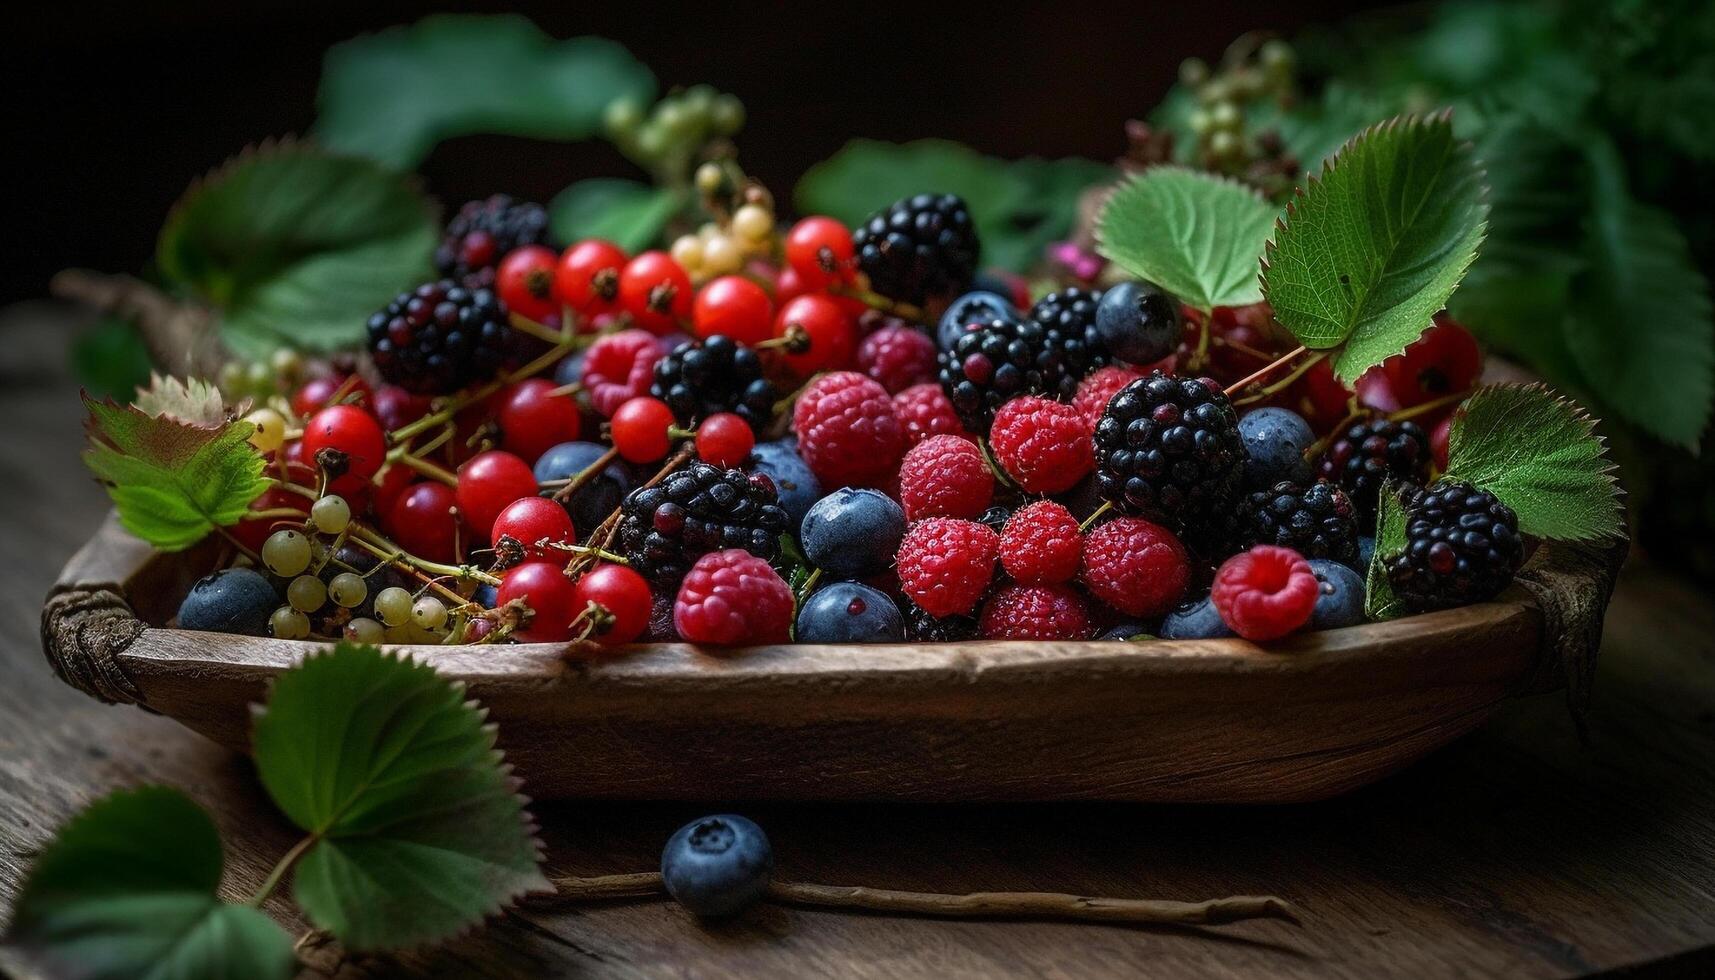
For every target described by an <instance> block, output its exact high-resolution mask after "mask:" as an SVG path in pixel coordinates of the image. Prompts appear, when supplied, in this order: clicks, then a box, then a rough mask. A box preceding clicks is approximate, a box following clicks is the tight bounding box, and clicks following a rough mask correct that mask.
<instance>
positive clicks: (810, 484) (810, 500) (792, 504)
mask: <svg viewBox="0 0 1715 980" xmlns="http://www.w3.org/2000/svg"><path fill="white" fill-rule="evenodd" d="M747 469H749V470H750V472H752V473H762V474H765V475H767V477H768V478H769V479H770V480H773V481H774V492H775V493H777V494H779V495H780V507H781V509H782V510H784V511H786V517H787V519H788V520H789V521H790V522H791V524H792V526H793V527H797V526H798V525H800V524H802V523H804V515H805V514H807V513H809V511H810V505H811V504H814V503H815V502H816V500H817V499H818V498H819V497H821V496H822V485H821V484H820V483H817V482H816V475H815V474H814V473H811V472H810V467H809V465H808V464H806V463H805V462H804V458H803V457H802V456H799V455H798V440H797V439H795V438H793V437H791V436H788V437H786V438H785V439H781V440H779V441H778V442H764V443H759V444H758V445H757V447H756V448H755V449H753V450H751V453H750V465H749V466H748V467H747Z"/></svg>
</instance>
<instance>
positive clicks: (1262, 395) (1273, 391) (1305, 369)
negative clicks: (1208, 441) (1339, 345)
mask: <svg viewBox="0 0 1715 980" xmlns="http://www.w3.org/2000/svg"><path fill="white" fill-rule="evenodd" d="M1327 358H1328V352H1327V351H1321V352H1319V353H1317V354H1316V355H1315V356H1313V357H1310V358H1307V359H1306V360H1305V361H1304V363H1302V364H1300V365H1298V366H1297V367H1295V368H1293V369H1292V373H1290V374H1288V375H1287V376H1286V377H1284V378H1281V379H1280V380H1279V381H1276V382H1274V383H1273V384H1271V385H1268V386H1267V387H1265V388H1263V389H1262V390H1261V391H1258V392H1257V393H1256V394H1254V395H1246V396H1245V397H1243V398H1240V399H1238V400H1236V401H1234V402H1233V407H1235V408H1237V407H1238V406H1240V405H1254V404H1256V403H1257V402H1260V401H1262V400H1264V399H1266V398H1269V397H1271V396H1273V395H1277V394H1279V393H1280V392H1282V391H1285V390H1286V389H1287V388H1290V387H1292V384H1293V382H1295V381H1297V380H1298V379H1299V378H1302V377H1304V376H1305V375H1306V374H1308V373H1310V369H1311V368H1313V367H1315V366H1316V365H1317V364H1320V363H1321V362H1322V361H1325V360H1327Z"/></svg>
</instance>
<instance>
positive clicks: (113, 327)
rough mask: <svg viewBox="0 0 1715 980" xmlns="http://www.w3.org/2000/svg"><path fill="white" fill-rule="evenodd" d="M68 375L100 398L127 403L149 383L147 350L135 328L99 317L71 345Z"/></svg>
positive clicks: (108, 318)
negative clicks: (138, 389)
mask: <svg viewBox="0 0 1715 980" xmlns="http://www.w3.org/2000/svg"><path fill="white" fill-rule="evenodd" d="M69 357H70V359H71V370H72V374H74V375H75V376H76V377H77V380H78V382H79V383H80V384H82V385H83V386H84V387H85V388H88V389H89V390H90V391H92V392H94V393H95V394H97V395H99V396H101V397H103V398H116V399H120V400H123V401H129V400H130V399H131V397H132V396H133V395H135V394H136V393H137V388H138V386H140V385H145V384H148V383H149V368H150V362H149V348H148V347H147V346H145V345H144V343H143V337H142V335H141V334H139V333H138V332H137V328H136V327H135V326H132V325H131V324H130V323H129V322H127V321H125V320H122V319H120V318H118V317H103V318H102V319H100V320H98V321H96V322H95V324H94V325H92V326H91V327H90V328H89V329H88V330H85V331H84V332H83V333H81V334H78V336H77V338H76V339H75V340H73V341H72V342H71V348H70V352H69Z"/></svg>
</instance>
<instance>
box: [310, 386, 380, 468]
mask: <svg viewBox="0 0 1715 980" xmlns="http://www.w3.org/2000/svg"><path fill="white" fill-rule="evenodd" d="M323 449H337V450H339V451H340V452H342V453H345V455H346V458H347V459H348V460H349V461H350V463H349V466H348V467H347V469H346V473H347V474H349V475H351V476H353V477H355V478H356V479H357V480H358V481H359V482H361V483H367V482H368V481H369V478H370V477H372V476H374V475H375V474H376V472H377V471H379V470H380V469H381V464H382V463H383V462H386V460H387V435H386V433H384V432H382V431H381V423H380V422H377V421H375V416H373V415H371V414H369V413H368V412H366V411H364V410H363V409H361V408H358V407H357V406H356V405H330V406H328V407H327V408H324V409H322V410H321V411H319V412H317V413H316V414H315V415H313V416H311V418H310V420H309V421H308V422H306V423H304V449H303V452H304V456H305V457H306V460H307V461H308V462H310V463H311V464H312V465H313V464H314V463H315V459H316V454H317V453H318V452H321V451H322V450H323Z"/></svg>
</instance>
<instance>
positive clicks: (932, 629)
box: [899, 599, 977, 643]
mask: <svg viewBox="0 0 1715 980" xmlns="http://www.w3.org/2000/svg"><path fill="white" fill-rule="evenodd" d="M899 605H900V608H902V609H904V610H905V635H906V637H907V638H909V639H912V640H917V641H919V642H924V643H957V642H959V641H961V640H974V639H976V638H977V618H976V617H975V616H931V615H929V614H928V613H926V612H924V611H923V607H922V606H919V605H918V604H917V603H915V602H912V601H911V600H910V599H901V600H900V603H899Z"/></svg>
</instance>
